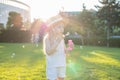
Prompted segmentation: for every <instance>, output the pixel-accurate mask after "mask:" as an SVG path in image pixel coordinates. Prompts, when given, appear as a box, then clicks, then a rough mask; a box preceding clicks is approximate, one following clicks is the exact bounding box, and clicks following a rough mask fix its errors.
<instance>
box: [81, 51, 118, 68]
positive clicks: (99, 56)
mask: <svg viewBox="0 0 120 80" xmlns="http://www.w3.org/2000/svg"><path fill="white" fill-rule="evenodd" d="M90 54H92V55H93V56H92V57H90V56H87V57H86V56H82V58H83V59H84V60H86V61H88V62H94V63H101V64H107V65H112V66H117V67H120V62H119V61H118V60H116V59H114V58H111V57H110V56H108V55H105V54H103V53H102V52H101V53H100V52H95V51H93V52H90Z"/></svg>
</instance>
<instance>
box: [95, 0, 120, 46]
mask: <svg viewBox="0 0 120 80" xmlns="http://www.w3.org/2000/svg"><path fill="white" fill-rule="evenodd" d="M99 2H100V3H101V4H102V5H103V6H102V7H99V9H98V13H97V16H98V18H99V19H100V20H101V21H103V22H104V24H105V25H106V27H107V46H108V47H109V37H110V32H111V33H112V31H113V27H116V26H117V27H120V6H119V5H120V4H119V2H117V1H116V0H102V1H99Z"/></svg>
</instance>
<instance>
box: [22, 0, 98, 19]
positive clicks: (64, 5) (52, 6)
mask: <svg viewBox="0 0 120 80" xmlns="http://www.w3.org/2000/svg"><path fill="white" fill-rule="evenodd" d="M24 1H25V0H24ZM26 2H28V1H27V0H26ZM28 3H29V5H30V7H31V18H32V19H34V18H41V19H43V20H44V21H46V20H47V19H48V18H50V17H51V16H54V15H56V14H58V13H59V11H60V10H64V11H81V10H82V9H83V3H85V6H86V8H87V9H95V7H94V6H95V5H96V4H99V2H98V0H71V1H69V0H39V1H35V0H30V1H29V2H28Z"/></svg>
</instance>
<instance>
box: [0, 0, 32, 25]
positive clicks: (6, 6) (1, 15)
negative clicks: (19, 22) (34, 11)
mask: <svg viewBox="0 0 120 80" xmlns="http://www.w3.org/2000/svg"><path fill="white" fill-rule="evenodd" d="M11 11H15V12H18V13H20V14H21V16H22V18H23V22H28V21H29V22H30V20H31V17H30V7H29V6H28V5H27V4H26V3H23V2H21V1H18V0H0V24H3V25H4V27H5V26H6V23H7V21H8V16H9V12H11Z"/></svg>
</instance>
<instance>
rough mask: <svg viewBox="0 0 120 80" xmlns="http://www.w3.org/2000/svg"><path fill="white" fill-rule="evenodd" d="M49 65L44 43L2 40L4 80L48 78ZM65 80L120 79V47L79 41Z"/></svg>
mask: <svg viewBox="0 0 120 80" xmlns="http://www.w3.org/2000/svg"><path fill="white" fill-rule="evenodd" d="M14 54H15V55H14ZM45 67H46V63H45V56H44V54H43V51H42V44H39V46H38V47H36V46H35V45H33V44H24V43H21V44H16V43H0V80H46V75H45ZM65 80H120V48H106V47H92V46H83V47H80V46H77V45H76V46H75V48H74V50H73V51H72V52H71V53H70V56H69V57H67V77H66V78H65Z"/></svg>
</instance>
